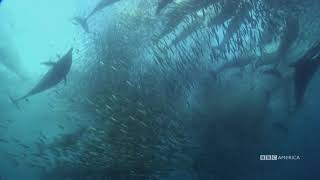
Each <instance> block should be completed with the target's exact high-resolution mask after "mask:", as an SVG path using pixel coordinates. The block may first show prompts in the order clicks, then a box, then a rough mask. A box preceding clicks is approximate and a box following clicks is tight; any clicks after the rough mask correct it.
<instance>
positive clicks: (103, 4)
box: [74, 0, 120, 32]
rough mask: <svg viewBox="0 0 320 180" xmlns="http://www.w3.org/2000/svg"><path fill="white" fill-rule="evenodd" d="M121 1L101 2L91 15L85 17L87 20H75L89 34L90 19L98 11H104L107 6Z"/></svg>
mask: <svg viewBox="0 0 320 180" xmlns="http://www.w3.org/2000/svg"><path fill="white" fill-rule="evenodd" d="M118 1H120V0H101V1H100V2H99V3H98V4H97V5H96V6H95V8H94V9H93V10H92V11H91V13H90V14H89V15H88V16H87V17H85V18H81V17H76V18H74V20H75V21H76V22H77V23H78V24H79V25H80V26H81V27H82V28H83V29H84V30H85V31H86V32H89V26H88V23H87V21H88V19H89V18H90V17H91V16H93V15H94V14H95V13H97V12H98V11H101V10H102V9H104V8H105V7H107V6H110V5H112V4H114V3H116V2H118Z"/></svg>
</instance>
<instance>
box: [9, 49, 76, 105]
mask: <svg viewBox="0 0 320 180" xmlns="http://www.w3.org/2000/svg"><path fill="white" fill-rule="evenodd" d="M72 50H73V48H71V49H70V50H69V51H68V52H67V54H65V55H64V56H63V57H62V58H61V59H60V60H59V61H57V62H51V63H45V65H49V66H52V68H51V69H50V70H49V71H48V72H47V73H46V74H45V75H44V77H43V78H42V79H41V80H40V82H39V83H38V84H37V85H36V86H35V87H34V88H32V89H31V90H30V91H29V92H28V93H27V94H26V95H24V96H22V97H20V98H18V99H13V98H12V97H9V98H10V100H11V101H12V102H13V104H15V105H16V107H17V108H18V109H19V106H18V102H19V101H21V100H23V99H26V98H28V97H30V96H33V95H35V94H38V93H41V92H43V91H46V90H48V89H50V88H52V87H54V86H55V85H57V84H58V83H59V82H61V81H62V80H65V82H66V76H67V74H68V73H69V71H70V69H71V65H72Z"/></svg>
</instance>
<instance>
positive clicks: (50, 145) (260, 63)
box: [0, 0, 320, 180]
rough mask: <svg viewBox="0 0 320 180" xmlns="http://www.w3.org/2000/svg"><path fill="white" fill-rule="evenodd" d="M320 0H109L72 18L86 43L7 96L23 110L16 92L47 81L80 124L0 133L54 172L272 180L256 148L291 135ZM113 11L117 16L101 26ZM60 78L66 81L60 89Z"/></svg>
mask: <svg viewBox="0 0 320 180" xmlns="http://www.w3.org/2000/svg"><path fill="white" fill-rule="evenodd" d="M0 2H1V1H0ZM131 3H135V7H132V6H130V10H128V9H126V6H128V4H129V5H130V4H131ZM311 4H312V5H313V6H312V5H311ZM319 5H320V4H319V2H317V1H312V0H306V1H298V0H141V1H139V0H135V1H133V0H132V1H131V0H130V1H125V0H100V2H98V3H97V4H96V6H95V7H94V8H93V9H92V10H89V11H88V12H89V13H88V14H87V15H85V16H80V15H79V16H76V17H75V18H74V19H73V23H74V24H75V25H76V27H78V28H79V29H81V33H83V36H88V39H86V42H82V43H84V44H85V45H84V46H85V47H81V48H80V47H76V45H75V46H74V47H73V49H71V50H69V51H68V52H66V54H65V55H64V56H62V57H60V58H59V60H57V61H56V62H52V61H48V62H44V63H43V64H45V65H48V66H51V69H49V71H48V72H47V73H46V74H45V75H44V77H43V78H42V80H41V81H40V82H39V83H38V84H37V85H36V86H35V87H34V88H33V89H32V90H31V91H30V92H29V93H27V94H26V95H25V96H22V97H21V98H19V99H15V98H13V97H10V98H11V101H12V102H13V103H14V104H15V105H16V106H17V107H19V108H20V109H21V106H20V105H18V102H19V101H21V100H25V99H26V98H28V97H30V96H32V95H35V94H38V93H42V92H43V91H44V90H50V91H52V94H53V95H52V96H53V97H54V98H55V99H58V100H60V101H62V102H63V104H64V105H65V111H67V112H68V113H67V115H66V117H65V119H67V121H69V122H74V124H75V127H74V128H73V129H72V131H66V130H65V129H66V127H65V125H64V124H58V128H59V129H60V130H61V131H64V133H62V134H61V135H60V136H58V137H50V136H51V135H50V134H46V132H41V133H39V135H38V139H37V140H36V141H35V142H34V144H27V143H23V142H21V141H20V140H19V139H16V138H14V137H12V138H11V139H8V138H2V137H1V135H0V143H2V144H10V143H13V144H15V145H16V146H19V147H20V148H22V149H23V152H24V153H23V154H19V155H17V154H12V153H10V152H5V153H1V154H3V156H5V158H6V159H9V160H10V161H12V162H13V164H14V165H15V166H19V165H21V164H27V165H28V166H30V167H32V168H33V169H36V171H37V173H38V174H39V176H40V179H46V180H47V179H54V180H57V179H59V180H63V179H72V180H80V179H81V180H86V179H90V180H103V179H112V180H149V179H153V180H156V179H159V180H160V179H165V178H166V177H168V176H169V175H170V174H173V173H175V172H181V171H182V172H188V173H189V174H191V175H190V176H191V177H192V178H193V179H199V180H210V179H228V180H229V179H263V177H264V176H263V174H265V172H269V171H272V168H270V167H269V166H268V164H262V163H259V159H258V157H259V155H260V154H261V153H262V152H265V151H267V152H277V151H280V150H281V148H282V145H283V144H284V143H286V142H287V140H288V138H289V137H290V136H291V135H292V134H291V133H290V130H291V128H292V126H293V125H294V121H293V119H294V117H295V116H296V114H297V113H298V112H299V111H301V110H302V109H303V105H304V103H305V94H306V91H307V89H308V86H309V84H310V82H311V80H312V79H313V76H314V75H315V74H316V72H317V70H318V68H319V66H320V39H319V38H318V37H319V35H320V31H319V27H320V21H319V22H318V21H313V22H311V21H310V19H313V18H316V17H319V15H320V14H319V13H318V10H317V8H316V7H319ZM0 10H1V9H0ZM104 11H110V13H108V16H111V17H108V18H111V19H112V20H111V21H108V23H107V24H106V25H104V23H102V24H103V25H101V26H102V27H101V29H99V30H97V31H96V32H95V30H96V29H95V27H94V23H93V21H95V18H94V17H95V16H104V15H105V14H102V12H104ZM111 12H112V13H111ZM99 13H101V14H99ZM102 19H103V17H102ZM7 46H8V45H6V46H4V45H2V44H1V42H0V63H1V64H2V65H3V66H4V67H6V68H7V69H8V70H10V71H12V72H13V73H15V74H16V75H17V76H19V77H20V78H23V73H21V72H23V70H22V69H21V68H22V67H21V66H20V65H19V63H13V64H11V63H12V62H13V61H11V60H10V59H19V58H18V57H15V58H14V57H12V56H14V55H15V53H12V52H10V51H8V50H6V47H7ZM72 54H74V56H73V57H72ZM75 54H76V55H75ZM72 58H73V59H76V60H73V65H72V66H73V68H71V63H72ZM67 61H68V62H67ZM76 61H77V63H78V64H77V63H75V62H76ZM79 62H81V63H79ZM15 65H17V66H15ZM70 68H71V70H70ZM69 71H70V72H69ZM0 73H2V71H1V69H0ZM67 77H68V78H67ZM0 78H1V77H0ZM66 78H67V79H68V81H66ZM61 81H65V82H67V83H65V85H64V89H63V90H59V91H57V90H52V89H51V88H53V87H54V86H56V85H57V84H58V83H59V82H61ZM315 95H316V94H312V96H315ZM24 106H25V105H24ZM13 108H14V107H13ZM48 108H49V109H51V110H52V111H53V112H56V113H59V112H60V111H61V110H59V109H58V108H57V107H56V105H54V104H50V103H49V104H48ZM280 115H281V118H275V117H277V116H280ZM11 123H12V120H6V121H1V125H0V129H7V128H8V127H9V126H10V124H11ZM261 174H262V175H261Z"/></svg>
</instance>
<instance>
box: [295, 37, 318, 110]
mask: <svg viewBox="0 0 320 180" xmlns="http://www.w3.org/2000/svg"><path fill="white" fill-rule="evenodd" d="M319 66H320V41H318V42H317V43H316V44H315V45H314V46H313V47H311V48H310V49H309V50H308V51H307V52H306V53H305V54H304V55H303V56H302V57H301V58H300V59H299V60H298V61H297V62H296V63H294V64H292V65H291V67H293V68H294V75H293V81H294V97H295V103H296V107H299V106H301V105H302V103H303V98H304V94H305V91H306V89H307V87H308V84H309V83H310V81H311V79H312V77H313V75H314V74H315V73H316V72H317V70H318V69H319Z"/></svg>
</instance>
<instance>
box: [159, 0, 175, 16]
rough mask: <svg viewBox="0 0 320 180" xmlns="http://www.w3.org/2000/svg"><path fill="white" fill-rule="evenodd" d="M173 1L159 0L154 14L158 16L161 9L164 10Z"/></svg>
mask: <svg viewBox="0 0 320 180" xmlns="http://www.w3.org/2000/svg"><path fill="white" fill-rule="evenodd" d="M172 2H173V0H159V2H158V6H157V10H156V14H157V15H158V14H159V13H160V12H161V10H162V9H164V8H165V7H166V6H167V5H168V4H170V3H172Z"/></svg>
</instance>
